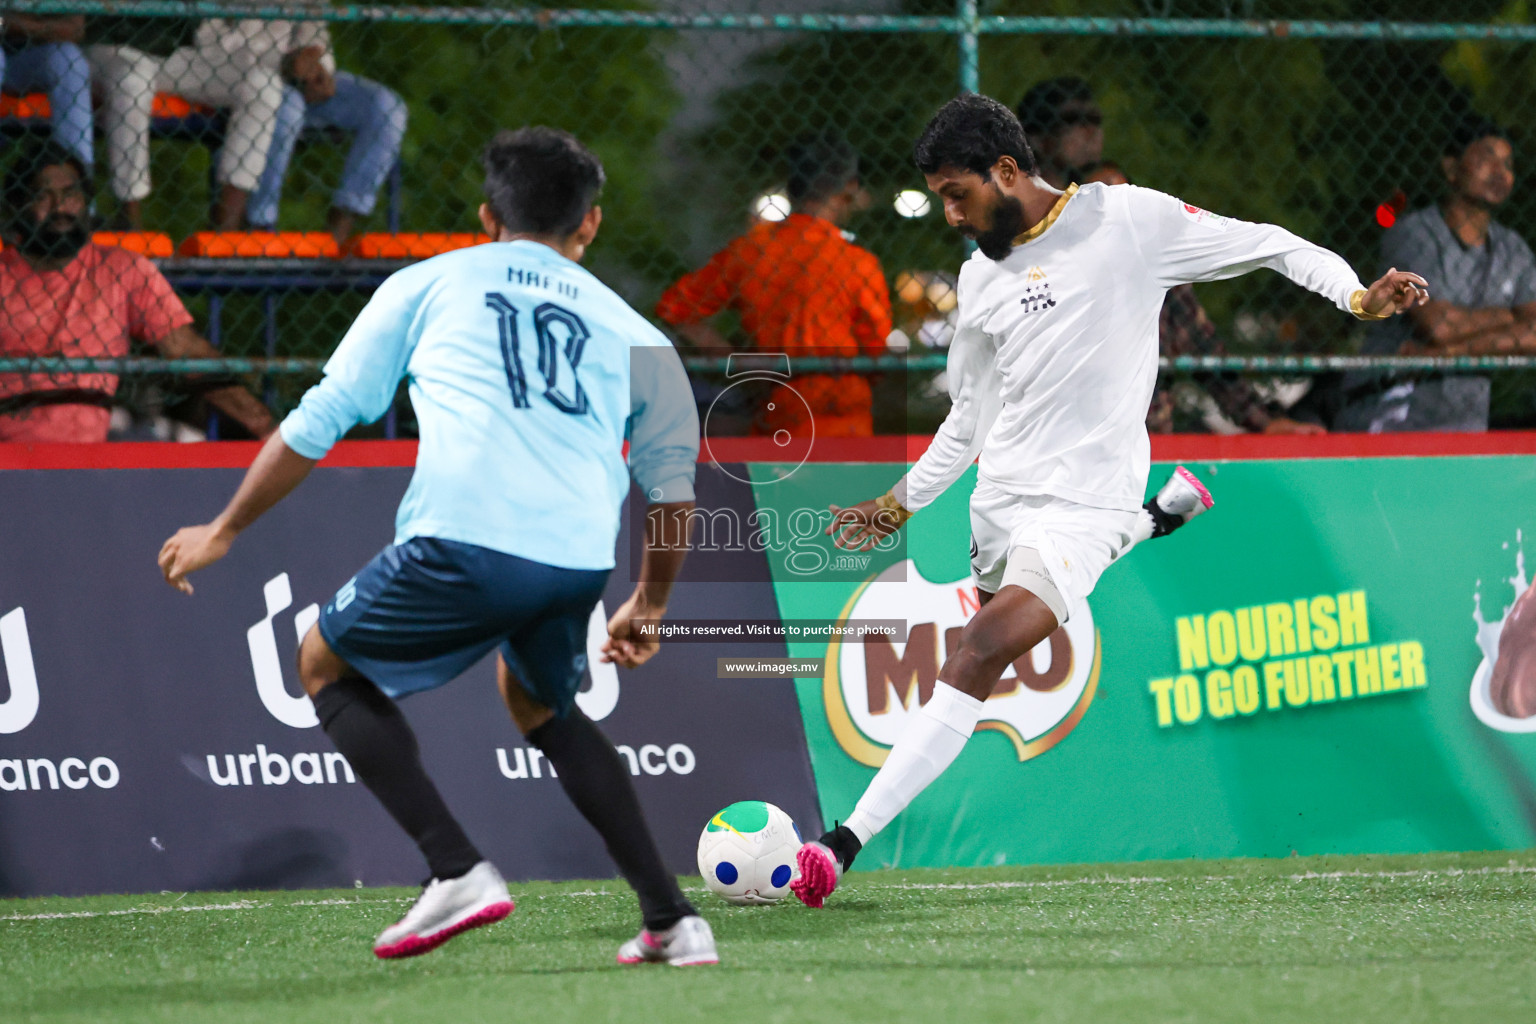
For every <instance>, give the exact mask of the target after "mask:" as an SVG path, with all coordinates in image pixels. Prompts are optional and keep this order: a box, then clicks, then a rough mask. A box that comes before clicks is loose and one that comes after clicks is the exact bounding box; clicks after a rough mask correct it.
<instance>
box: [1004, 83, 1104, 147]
mask: <svg viewBox="0 0 1536 1024" xmlns="http://www.w3.org/2000/svg"><path fill="white" fill-rule="evenodd" d="M1072 102H1078V103H1092V102H1093V87H1092V86H1090V85H1089V84H1088V83H1087V82H1086V81H1084V80H1083V79H1081V78H1078V77H1076V76H1070V75H1069V76H1066V77H1063V78H1047V79H1046V80H1045V81H1043V82H1036V83H1035V84H1034V85H1032V86H1030V88H1029V91H1028V92H1026V93H1025V94H1024V98H1023V99H1021V100H1019V106H1018V110H1017V113H1018V116H1019V123H1020V124H1022V125H1023V126H1024V131H1025V133H1026V134H1028V135H1029V136H1030V137H1031V138H1033V137H1036V136H1040V135H1050V134H1051V133H1053V132H1055V131H1056V129H1057V128H1059V127H1060V126H1061V121H1060V117H1061V108H1062V107H1064V106H1066V105H1067V104H1068V103H1072Z"/></svg>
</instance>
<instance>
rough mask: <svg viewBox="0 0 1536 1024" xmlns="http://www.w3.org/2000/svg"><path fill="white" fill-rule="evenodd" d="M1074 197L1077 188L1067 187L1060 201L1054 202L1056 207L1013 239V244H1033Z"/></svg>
mask: <svg viewBox="0 0 1536 1024" xmlns="http://www.w3.org/2000/svg"><path fill="white" fill-rule="evenodd" d="M1075 195H1077V186H1076V185H1068V186H1067V190H1066V191H1065V192H1063V193H1062V194H1061V198H1060V199H1058V200H1056V205H1055V206H1053V207H1051V210H1050V212H1049V213H1047V214H1046V215H1045V216H1044V217H1043V218H1042V219H1041V220H1040V222H1039V223H1038V224H1036V225H1035V226H1034V227H1032V228H1030V229H1029V230H1028V231H1026V232H1024V233H1023V234H1022V235H1020V236H1019V237H1018V238H1015V239H1014V240H1013V244H1014V245H1023V244H1024V243H1025V242H1033V241H1034V240H1035V239H1037V238H1039V237H1040V236H1041V235H1043V234H1045V232H1046V229H1047V228H1049V227H1050V226H1051V225H1052V224H1055V223H1056V218H1057V217H1060V216H1061V211H1062V210H1065V209H1066V208H1067V200H1069V199H1071V198H1072V197H1073V196H1075Z"/></svg>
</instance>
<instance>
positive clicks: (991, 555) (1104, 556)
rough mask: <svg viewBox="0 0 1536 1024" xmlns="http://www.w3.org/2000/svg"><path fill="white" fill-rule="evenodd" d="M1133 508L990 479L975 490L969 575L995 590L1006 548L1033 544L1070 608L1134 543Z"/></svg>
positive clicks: (981, 585) (978, 483) (1000, 581)
mask: <svg viewBox="0 0 1536 1024" xmlns="http://www.w3.org/2000/svg"><path fill="white" fill-rule="evenodd" d="M1140 515H1141V511H1140V510H1139V509H1138V510H1137V511H1135V512H1123V511H1121V510H1119V509H1111V508H1094V507H1092V506H1091V505H1079V504H1078V503H1077V502H1075V501H1068V500H1067V499H1066V498H1055V497H1052V496H1050V495H1045V494H1041V495H1019V494H1008V493H1006V492H1005V491H1002V490H999V489H998V488H997V487H996V486H994V485H993V484H991V483H988V482H987V481H986V480H977V481H976V490H975V491H973V492H972V493H971V575H972V576H974V577H975V579H976V585H977V587H979V588H980V589H982V590H985V591H987V592H988V593H992V594H995V593H997V591H998V589H999V588H1000V587H1001V586H1002V585H1003V573H1004V571H1005V570H1006V569H1007V568H1008V552H1009V551H1011V550H1013V549H1014V548H1034V549H1035V550H1036V551H1038V552H1039V553H1040V559H1041V561H1042V562H1044V563H1045V567H1046V571H1047V572H1049V573H1050V575H1051V582H1052V583H1054V584H1055V585H1056V589H1057V590H1059V591H1060V592H1061V597H1062V600H1063V602H1064V603H1065V604H1066V606H1067V608H1068V609H1069V610H1070V609H1071V608H1073V607H1075V606H1076V604H1077V602H1079V601H1081V600H1083V599H1084V598H1086V597H1087V596H1088V595H1089V594H1091V593H1093V588H1094V586H1095V585H1096V584H1097V583H1098V582H1099V577H1100V576H1101V575H1103V573H1104V570H1105V569H1108V568H1109V567H1110V565H1111V564H1112V563H1113V562H1114V561H1115V559H1117V558H1119V557H1120V556H1121V555H1123V554H1125V553H1126V552H1127V551H1129V550H1130V549H1131V547H1132V543H1133V542H1132V540H1131V537H1132V536H1133V533H1134V531H1135V527H1136V520H1137V517H1138V516H1140Z"/></svg>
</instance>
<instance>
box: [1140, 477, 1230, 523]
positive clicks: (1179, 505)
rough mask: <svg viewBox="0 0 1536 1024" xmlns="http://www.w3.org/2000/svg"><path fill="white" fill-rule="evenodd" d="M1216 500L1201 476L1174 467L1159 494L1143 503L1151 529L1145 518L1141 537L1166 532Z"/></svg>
mask: <svg viewBox="0 0 1536 1024" xmlns="http://www.w3.org/2000/svg"><path fill="white" fill-rule="evenodd" d="M1214 504H1216V499H1214V498H1212V497H1211V492H1210V491H1208V490H1206V489H1205V485H1204V484H1202V483H1201V482H1200V479H1199V478H1198V477H1196V476H1195V474H1193V473H1191V472H1190V471H1189V470H1187V469H1185V468H1184V467H1183V466H1179V467H1177V468H1176V469H1174V471H1173V475H1172V476H1170V477H1169V478H1168V482H1167V483H1165V484H1163V486H1162V487H1161V488H1159V489H1158V492H1157V495H1156V496H1155V497H1154V498H1153V499H1152V500H1151V501H1149V502H1147V503H1146V504H1145V505H1143V506H1142V508H1143V509H1145V510H1146V512H1147V518H1148V519H1150V529H1148V528H1147V519H1143V522H1142V526H1143V532H1144V533H1145V536H1143V537H1140V538H1138V539H1140V540H1145V539H1147V538H1148V537H1163V536H1166V535H1168V534H1170V533H1172V532H1173V531H1174V530H1177V529H1178V528H1179V527H1181V526H1183V525H1184V524H1185V523H1187V522H1189V521H1190V520H1191V519H1193V518H1195V516H1198V515H1199V514H1200V513H1202V512H1204V511H1205V510H1206V509H1208V508H1210V507H1211V506H1212V505H1214Z"/></svg>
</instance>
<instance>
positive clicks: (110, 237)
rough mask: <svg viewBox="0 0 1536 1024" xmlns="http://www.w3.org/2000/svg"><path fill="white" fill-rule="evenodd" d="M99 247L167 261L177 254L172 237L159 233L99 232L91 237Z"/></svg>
mask: <svg viewBox="0 0 1536 1024" xmlns="http://www.w3.org/2000/svg"><path fill="white" fill-rule="evenodd" d="M91 241H93V242H95V243H96V244H97V245H115V246H117V247H118V248H119V249H127V250H128V251H129V252H136V253H138V254H139V255H140V256H148V257H150V258H151V259H157V260H158V259H165V258H167V257H169V256H172V255H174V254H175V252H176V248H175V246H173V245H172V244H171V236H170V235H162V234H161V233H160V232H158V231H98V232H96V233H95V234H94V235H92V236H91Z"/></svg>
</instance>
